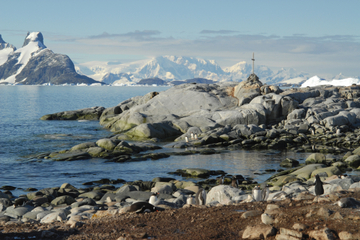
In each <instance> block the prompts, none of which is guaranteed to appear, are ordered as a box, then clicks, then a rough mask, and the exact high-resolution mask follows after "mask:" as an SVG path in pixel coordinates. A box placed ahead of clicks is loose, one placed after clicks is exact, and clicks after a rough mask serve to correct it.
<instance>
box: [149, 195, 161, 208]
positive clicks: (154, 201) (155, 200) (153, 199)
mask: <svg viewBox="0 0 360 240" xmlns="http://www.w3.org/2000/svg"><path fill="white" fill-rule="evenodd" d="M158 195H159V193H153V194H152V195H151V196H150V198H149V203H150V204H152V205H154V206H156V205H158V204H159V202H160V199H158V197H157V196H158Z"/></svg>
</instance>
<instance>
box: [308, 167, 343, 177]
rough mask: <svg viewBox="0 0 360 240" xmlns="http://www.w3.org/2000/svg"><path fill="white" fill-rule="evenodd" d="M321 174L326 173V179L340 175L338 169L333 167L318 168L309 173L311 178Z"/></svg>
mask: <svg viewBox="0 0 360 240" xmlns="http://www.w3.org/2000/svg"><path fill="white" fill-rule="evenodd" d="M321 173H326V174H327V177H331V176H332V175H340V174H342V172H341V171H340V169H338V168H337V167H335V166H331V167H326V168H319V169H316V170H314V171H313V172H312V173H311V177H314V176H315V175H317V174H321Z"/></svg>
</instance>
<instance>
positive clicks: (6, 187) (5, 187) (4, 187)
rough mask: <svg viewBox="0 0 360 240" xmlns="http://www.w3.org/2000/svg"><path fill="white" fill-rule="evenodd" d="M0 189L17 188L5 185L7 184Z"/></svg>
mask: <svg viewBox="0 0 360 240" xmlns="http://www.w3.org/2000/svg"><path fill="white" fill-rule="evenodd" d="M0 189H2V190H10V191H11V190H15V189H16V187H13V186H8V185H5V186H2V187H0Z"/></svg>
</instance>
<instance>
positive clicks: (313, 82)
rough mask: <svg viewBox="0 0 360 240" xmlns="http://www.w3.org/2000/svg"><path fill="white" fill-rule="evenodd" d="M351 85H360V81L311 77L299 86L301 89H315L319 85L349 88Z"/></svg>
mask: <svg viewBox="0 0 360 240" xmlns="http://www.w3.org/2000/svg"><path fill="white" fill-rule="evenodd" d="M353 84H356V85H357V84H360V80H359V79H357V78H344V79H333V80H326V79H321V78H319V77H318V76H313V77H311V78H309V79H308V80H306V81H305V82H304V83H303V84H301V86H300V87H301V88H305V87H316V86H321V85H332V86H344V87H347V86H351V85H353Z"/></svg>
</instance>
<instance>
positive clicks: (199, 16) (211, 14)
mask: <svg viewBox="0 0 360 240" xmlns="http://www.w3.org/2000/svg"><path fill="white" fill-rule="evenodd" d="M1 8H2V9H7V11H2V13H1V15H0V22H1V24H0V34H1V35H2V37H3V39H4V40H5V41H6V42H9V43H11V44H14V45H15V46H16V47H18V48H19V47H21V46H22V43H23V41H24V38H25V36H26V33H27V32H28V31H40V32H42V33H43V35H44V39H45V40H44V41H45V45H46V46H47V47H48V48H50V49H51V50H53V51H54V52H56V53H62V54H66V55H68V56H70V58H71V59H72V60H73V61H75V62H79V63H81V62H88V61H119V62H129V61H135V60H141V59H147V58H151V57H156V56H160V55H178V56H192V57H200V58H205V59H213V60H215V61H216V62H217V63H218V64H219V65H220V66H221V67H228V66H231V65H233V64H236V63H238V62H240V61H248V62H250V59H251V57H252V52H255V58H256V62H255V63H256V64H260V65H266V66H268V67H270V68H274V69H276V68H281V67H284V68H295V69H296V70H298V71H304V72H308V73H310V74H314V75H320V76H321V75H326V74H330V75H331V74H332V75H335V74H339V73H342V74H344V75H347V76H360V24H359V23H360V14H359V13H358V11H359V9H360V1H358V0H353V1H351V0H348V1H342V2H340V1H332V0H327V1H323V0H317V1H314V0H313V1H307V0H302V1H288V0H287V1H279V0H271V1H270V0H266V1H265V0H264V1H261V0H259V1H240V0H237V1H221V2H220V1H212V0H206V1H202V0H198V1H187V0H183V1H169V0H167V1H119V0H117V1H115V0H114V1H113V0H105V1H92V0H86V1H85V0H84V1H83V0H75V1H68V0H62V1H37V0H33V1H20V0H19V1H3V2H2V3H1Z"/></svg>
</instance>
